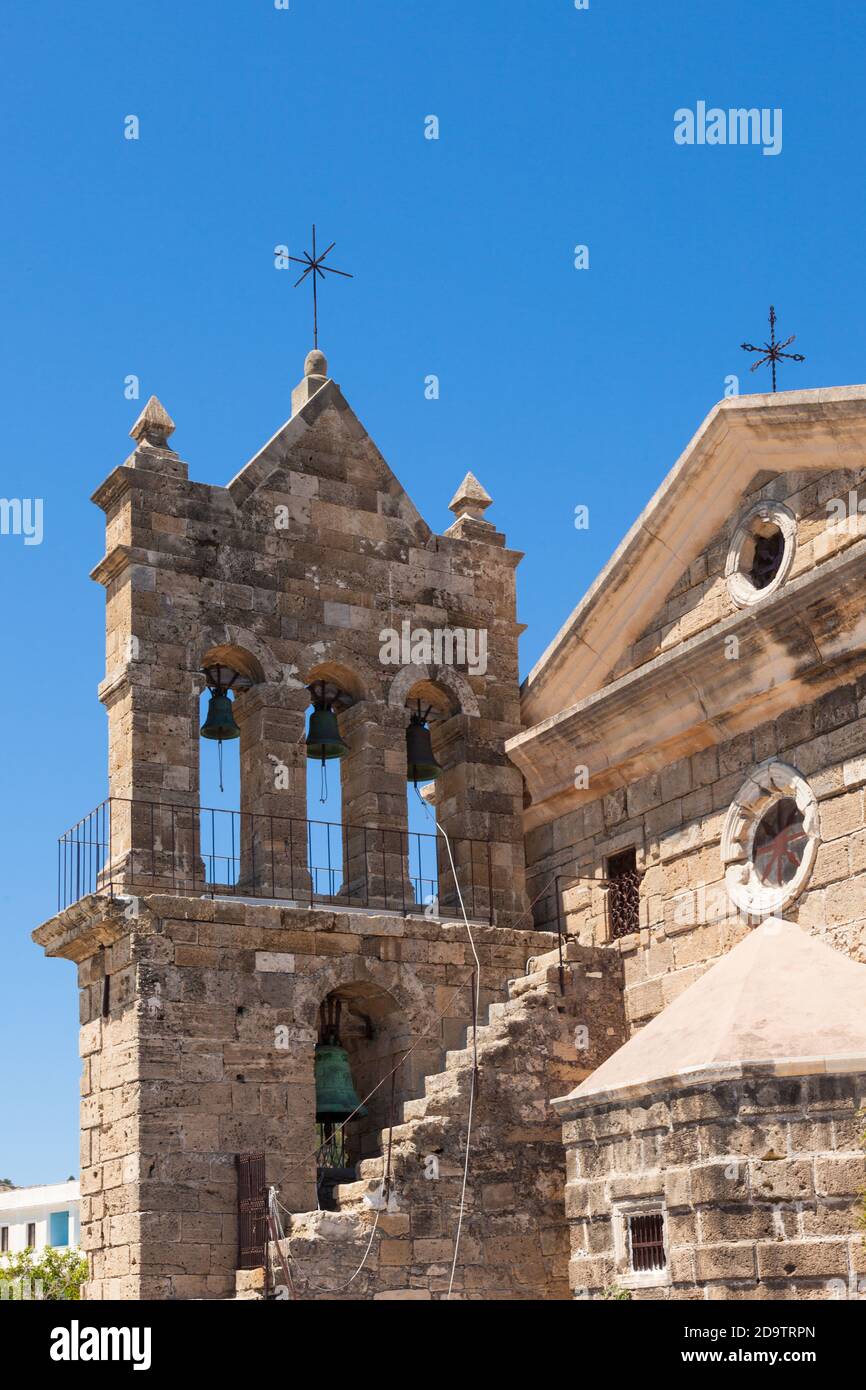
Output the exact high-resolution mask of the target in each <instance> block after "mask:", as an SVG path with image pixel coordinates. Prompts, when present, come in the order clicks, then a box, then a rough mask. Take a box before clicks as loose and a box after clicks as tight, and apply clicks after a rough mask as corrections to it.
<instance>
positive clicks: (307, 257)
mask: <svg viewBox="0 0 866 1390" xmlns="http://www.w3.org/2000/svg"><path fill="white" fill-rule="evenodd" d="M336 244H337V243H336V242H335V241H332V242H331V244H330V246H329V247H328V249H327V250H326V251H323V252H322V253H321V255H316V224H315V222H314V223H313V251H312V255H311V254H310V252H309V251H305V252H304V255H303V259H302V258H301V257H300V256H289V260H290V261H294V262H295V263H296V264H297V265H302V266H305V267H306V268H305V270H304V273H303V275H300V276H299V277H298V279H297V280H296V281H295V283H294V286H293V289H297V288H298V285H300V284H301V283H302V282H303V281H304V280H306V278H307V276H308V275H309V274H310V271H312V273H313V347H314V348H317V347H318V346H319V297H318V293H317V289H318V286H317V284H316V280H317V278H318V277H319V276H321V277H322V279H323V280H324V278H325V271H328V272H329V273H330V274H331V275H344V276H345V277H346V279H347V280H352V279H354V276H352V275H351V274H350V273H349V271H348V270H337V268H336V267H335V266H332V265H323V264H322V262H323V261H324V259H325V257H326V256H327V255H328V252H329V251H333V249H334V247H335V246H336Z"/></svg>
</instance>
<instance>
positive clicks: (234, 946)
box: [36, 894, 553, 1298]
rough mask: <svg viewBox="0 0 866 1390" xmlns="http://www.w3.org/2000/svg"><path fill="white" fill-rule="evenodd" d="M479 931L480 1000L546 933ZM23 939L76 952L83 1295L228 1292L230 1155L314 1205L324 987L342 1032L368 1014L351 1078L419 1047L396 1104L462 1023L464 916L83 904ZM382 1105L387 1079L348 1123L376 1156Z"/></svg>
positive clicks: (462, 1032) (436, 1067) (490, 998)
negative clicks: (336, 1004)
mask: <svg viewBox="0 0 866 1390" xmlns="http://www.w3.org/2000/svg"><path fill="white" fill-rule="evenodd" d="M474 936H475V941H476V949H477V952H478V956H479V958H480V962H481V976H480V987H481V999H480V1002H481V1007H482V1009H483V1010H484V1011H485V1012H486V1010H487V1009H488V1007H489V1006H490V1005H491V1004H494V1003H496V1002H497V1001H501V1000H503V999H505V998H506V985H507V981H508V980H509V979H511V978H513V977H515V976H521V975H523V974H524V972H525V969H526V963H527V960H528V959H529V958H530V957H533V956H537V955H538V954H539V953H540V952H542V951H548V950H550V948H551V946H552V944H553V938H552V937H551V936H550V935H549V934H547V933H540V932H536V931H532V930H526V931H514V930H509V929H505V928H497V927H486V928H485V927H479V928H476V929H475V931H474ZM36 938H37V940H38V941H39V942H40V944H42V945H43V946H44V947H45V949H46V951H47V953H48V954H50V955H61V956H65V957H67V958H69V959H73V960H76V961H77V962H78V963H79V982H80V992H81V1023H82V1026H81V1049H82V1054H83V1057H84V1070H83V1078H82V1103H81V1128H82V1173H81V1192H82V1212H81V1218H82V1245H83V1248H84V1249H85V1250H86V1251H87V1253H88V1257H89V1260H90V1279H89V1282H88V1285H87V1296H89V1297H93V1298H98V1297H108V1298H206V1297H223V1296H226V1295H227V1294H229V1293H232V1292H233V1291H234V1274H235V1269H236V1266H237V1216H236V1213H237V1183H236V1173H235V1155H236V1154H237V1153H239V1152H247V1151H262V1150H263V1151H264V1152H265V1154H266V1178H267V1181H268V1183H274V1184H276V1185H277V1186H278V1187H279V1189H280V1194H281V1200H282V1201H283V1203H284V1204H285V1205H286V1206H287V1207H288V1208H289V1209H290V1210H294V1211H306V1210H309V1209H310V1208H312V1207H314V1206H315V1205H316V1186H315V1184H316V1144H317V1136H316V1127H315V1085H314V1073H313V1057H314V1048H315V1043H316V1040H317V1031H318V1021H319V1006H320V1004H321V1002H322V1001H323V1000H324V999H325V998H326V997H327V996H328V995H329V994H331V993H334V992H336V993H337V994H338V996H339V997H340V998H341V999H342V1000H343V1003H344V1016H345V1018H346V1027H347V1031H349V1018H350V1016H352V1017H354V1018H355V1019H356V1021H357V1020H362V1021H363V1023H364V1027H363V1028H362V1029H359V1030H357V1034H356V1036H355V1037H353V1039H352V1041H351V1043H350V1042H349V1040H348V1039H347V1046H348V1047H350V1050H351V1055H352V1063H353V1066H354V1067H355V1068H356V1070H357V1077H356V1080H357V1084H358V1085H359V1086H368V1085H369V1084H372V1083H373V1082H374V1081H376V1080H379V1079H380V1077H381V1075H383V1074H384V1071H385V1070H387V1069H388V1067H389V1066H390V1065H391V1064H392V1063H393V1061H394V1060H399V1058H400V1057H401V1056H402V1055H403V1053H404V1052H405V1050H406V1049H408V1048H410V1047H413V1045H414V1044H416V1043H417V1044H418V1046H417V1047H415V1048H414V1050H413V1052H412V1055H411V1056H410V1057H409V1058H408V1060H407V1061H406V1062H405V1063H404V1064H403V1066H402V1067H401V1069H400V1071H399V1072H398V1074H397V1077H396V1081H395V1091H394V1097H395V1102H396V1104H397V1105H398V1106H399V1105H400V1104H402V1103H403V1102H404V1101H407V1100H410V1099H411V1098H412V1097H416V1096H418V1095H420V1094H421V1093H422V1091H423V1085H424V1078H425V1077H426V1076H428V1075H430V1074H431V1073H435V1072H438V1071H440V1069H441V1068H442V1066H443V1065H444V1062H445V1055H446V1052H447V1051H448V1049H453V1048H459V1047H461V1046H462V1045H463V1042H464V1040H465V1037H466V1030H467V1028H468V1026H469V1025H470V1023H471V1019H472V1006H471V990H470V980H471V975H472V971H473V969H474V967H475V960H474V955H473V953H472V950H471V948H470V946H469V944H468V940H467V936H466V931H465V927H464V926H462V925H459V926H458V925H457V924H455V923H445V922H441V921H438V920H436V919H431V918H426V917H423V916H418V917H407V918H404V917H399V916H397V915H396V914H391V915H385V914H382V915H377V914H375V913H366V912H358V913H354V912H337V911H330V912H328V911H311V910H308V909H300V908H278V907H273V906H269V905H265V904H262V903H250V902H243V901H231V900H213V899H208V898H187V897H172V896H170V895H167V894H152V895H147V896H145V897H142V898H140V899H131V900H129V901H127V902H124V901H123V900H116V901H113V902H112V901H108V900H106V899H104V898H101V897H93V898H90V899H85V900H82V902H80V903H78V904H76V906H75V907H73V908H71V909H68V910H67V911H66V912H65V913H62V914H60V915H59V916H58V917H57V918H55V919H53V920H52V921H51V922H49V923H47V924H46V925H45V926H44V927H42V928H40V929H39V930H38V931H37V933H36ZM353 1011H354V1012H353ZM367 1038H369V1041H367ZM365 1048H366V1051H365ZM362 1094H363V1093H362ZM389 1108H390V1086H385V1087H382V1088H381V1089H380V1092H378V1093H377V1095H376V1097H375V1098H374V1099H373V1100H372V1101H371V1102H370V1112H371V1114H370V1119H369V1121H368V1122H367V1124H366V1127H365V1128H364V1129H362V1131H361V1133H360V1135H359V1136H358V1138H359V1139H360V1156H361V1157H363V1154H364V1153H365V1152H366V1153H370V1154H372V1153H375V1152H376V1151H377V1148H378V1142H379V1139H378V1131H379V1129H380V1128H381V1126H382V1125H383V1124H384V1123H385V1122H386V1120H387V1117H388V1112H389ZM365 1143H366V1148H365V1147H364V1144H365ZM356 1156H357V1155H356Z"/></svg>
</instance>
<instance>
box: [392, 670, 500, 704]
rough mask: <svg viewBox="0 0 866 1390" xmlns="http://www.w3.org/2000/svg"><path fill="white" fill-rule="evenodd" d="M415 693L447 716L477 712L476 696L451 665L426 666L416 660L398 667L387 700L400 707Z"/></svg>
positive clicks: (463, 677) (460, 674)
mask: <svg viewBox="0 0 866 1390" xmlns="http://www.w3.org/2000/svg"><path fill="white" fill-rule="evenodd" d="M415 694H417V696H418V698H419V699H420V700H422V701H426V703H427V704H432V705H433V707H434V709H438V710H439V712H440V713H442V714H445V715H448V716H450V715H452V714H460V713H462V714H468V715H471V716H473V717H477V716H478V715H479V714H480V710H479V707H478V699H477V697H476V695H475V691H474V690H473V689H472V686H471V685H470V684H469V681H468V680H467V679H466V677H465V676H464V675H463V673H462V672H461V671H457V670H455V669H454V667H451V666H448V667H444V666H426V665H424V664H422V663H420V662H415V663H413V664H411V665H409V666H403V667H401V669H400V670H399V671H398V672H397V674H396V675H395V676H394V678H393V680H392V681H391V685H390V687H389V690H388V704H389V705H390V706H391V707H392V708H394V709H402V707H403V706H404V705H405V704H406V701H407V700H408V699H409V698H410V697H411V696H413V695H415Z"/></svg>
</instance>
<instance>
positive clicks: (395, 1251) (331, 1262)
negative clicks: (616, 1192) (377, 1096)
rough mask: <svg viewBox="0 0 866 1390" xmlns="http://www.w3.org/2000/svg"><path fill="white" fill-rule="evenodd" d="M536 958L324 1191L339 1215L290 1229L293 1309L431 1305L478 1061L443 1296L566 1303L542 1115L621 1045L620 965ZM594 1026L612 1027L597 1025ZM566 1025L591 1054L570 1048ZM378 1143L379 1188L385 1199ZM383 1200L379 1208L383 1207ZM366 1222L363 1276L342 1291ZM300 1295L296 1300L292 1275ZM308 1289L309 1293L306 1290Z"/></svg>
mask: <svg viewBox="0 0 866 1390" xmlns="http://www.w3.org/2000/svg"><path fill="white" fill-rule="evenodd" d="M564 956H565V968H564V971H563V981H564V991H561V990H560V971H559V957H558V953H557V952H555V951H553V952H550V953H549V954H547V955H543V956H539V957H536V958H535V959H534V960H531V961H530V962H529V970H528V972H527V974H526V975H524V976H521V977H520V978H518V979H515V980H512V981H510V983H509V986H508V998H507V999H506V1000H503V1001H502V1002H501V1003H494V1004H492V1005H491V1006H490V1008H489V1010H488V1018H487V1021H486V1022H485V1023H483V1024H481V1025H480V1026H479V1027H478V1028H477V1029H476V1030H474V1036H473V1029H472V1028H470V1029H469V1031H468V1036H467V1039H466V1044H465V1046H464V1047H462V1048H459V1049H456V1050H454V1051H450V1052H448V1053H447V1054H446V1057H445V1065H444V1067H443V1069H442V1070H441V1071H439V1072H436V1073H433V1074H431V1075H429V1076H428V1077H427V1078H426V1079H425V1083H424V1094H423V1096H421V1097H419V1098H418V1099H416V1100H410V1101H407V1102H405V1103H404V1105H403V1108H402V1116H401V1119H400V1123H399V1124H395V1125H394V1128H393V1131H391V1133H390V1135H389V1131H388V1130H387V1129H386V1130H383V1131H382V1133H381V1136H380V1141H381V1153H380V1154H379V1155H377V1156H376V1157H375V1158H368V1159H364V1160H363V1161H362V1162H361V1163H360V1164H359V1172H358V1180H357V1181H355V1182H352V1183H345V1184H342V1185H341V1186H339V1187H337V1188H336V1189H335V1197H336V1201H337V1208H338V1209H337V1211H335V1212H307V1213H304V1214H303V1215H300V1216H295V1217H293V1218H292V1229H291V1233H290V1240H291V1251H292V1257H293V1259H294V1260H295V1261H296V1262H297V1267H298V1269H299V1270H300V1271H301V1277H300V1278H299V1280H298V1284H299V1290H300V1291H301V1297H310V1298H313V1297H321V1298H335V1297H336V1298H353V1299H358V1298H385V1297H388V1298H398V1297H405V1298H420V1297H429V1298H437V1297H443V1296H444V1294H445V1291H446V1290H447V1287H448V1282H449V1278H450V1266H451V1261H452V1260H453V1252H454V1237H455V1231H456V1223H457V1216H458V1211H459V1203H460V1194H461V1190H462V1185H463V1171H464V1163H465V1154H466V1148H465V1145H466V1133H467V1124H468V1116H469V1107H470V1098H471V1092H472V1086H473V1075H474V1070H475V1063H476V1059H477V1066H478V1073H477V1077H478V1080H477V1089H476V1094H475V1098H474V1103H473V1126H472V1137H471V1145H470V1164H469V1177H468V1182H467V1190H466V1202H465V1211H464V1223H463V1229H462V1235H461V1244H460V1252H459V1258H458V1270H457V1276H458V1277H456V1278H455V1284H454V1290H455V1293H454V1295H453V1296H457V1297H462V1298H484V1299H490V1298H510V1299H520V1298H525V1299H529V1298H532V1299H537V1298H546V1299H551V1298H554V1299H556V1298H567V1297H568V1285H567V1259H568V1237H567V1227H566V1222H565V1212H564V1182H565V1158H564V1150H563V1147H562V1142H561V1129H560V1125H559V1123H558V1121H557V1119H556V1116H555V1114H554V1112H553V1110H552V1108H551V1106H550V1100H551V1098H552V1097H553V1096H555V1095H562V1094H564V1093H565V1092H567V1091H568V1090H570V1089H572V1088H573V1087H574V1086H575V1085H577V1083H578V1082H579V1081H580V1080H582V1079H583V1078H584V1077H585V1076H587V1075H588V1074H589V1073H590V1072H591V1071H593V1070H594V1069H595V1067H596V1066H598V1065H599V1063H600V1061H601V1060H603V1057H604V1056H607V1055H608V1054H609V1053H610V1052H611V1051H613V1050H614V1048H615V1047H617V1046H619V1045H620V1043H621V1042H622V1041H623V1033H624V1021H621V1013H622V995H621V983H620V981H619V974H618V971H619V958H618V956H617V957H616V959H615V960H614V953H604V952H600V951H598V950H596V949H593V948H586V947H580V946H578V945H577V944H576V943H574V942H569V943H568V944H567V946H566V947H565V950H564ZM606 1015H609V1016H611V1017H612V1018H613V1019H614V1022H612V1023H609V1024H604V1022H603V1020H604V1019H605V1017H606ZM578 1024H582V1025H585V1026H586V1027H587V1028H588V1030H589V1043H588V1045H587V1046H585V1047H581V1046H576V1044H575V1029H576V1027H577V1025H578ZM389 1140H390V1153H391V1162H390V1187H389V1192H387V1193H384V1194H383V1178H384V1174H385V1171H386V1166H387V1161H388V1151H389ZM389 1195H390V1201H387V1200H386V1199H387V1197H388V1196H389ZM374 1222H375V1223H376V1237H377V1239H374V1241H373V1243H372V1245H371V1248H370V1251H369V1254H368V1256H367V1259H366V1262H365V1264H364V1269H363V1271H362V1273H361V1275H360V1276H357V1277H356V1278H355V1279H354V1280H353V1282H352V1284H351V1285H350V1286H349V1288H347V1289H345V1290H344V1289H343V1288H342V1286H343V1284H344V1283H345V1281H346V1280H347V1279H348V1278H349V1276H350V1275H351V1274H352V1273H353V1272H354V1270H355V1268H356V1267H357V1265H358V1263H359V1262H360V1260H361V1258H362V1256H363V1255H364V1253H365V1250H366V1247H367V1245H368V1244H369V1243H370V1230H371V1226H372V1224H373V1223H374ZM305 1274H306V1275H308V1277H307V1280H306V1285H307V1288H308V1289H309V1292H306V1291H303V1286H304V1282H305V1281H304V1275H305ZM314 1290H315V1291H314Z"/></svg>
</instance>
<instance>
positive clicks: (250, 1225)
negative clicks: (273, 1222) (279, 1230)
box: [236, 1153, 268, 1269]
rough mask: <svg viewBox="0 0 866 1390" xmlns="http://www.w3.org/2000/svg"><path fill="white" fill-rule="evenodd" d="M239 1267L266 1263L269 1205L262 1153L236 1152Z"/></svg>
mask: <svg viewBox="0 0 866 1390" xmlns="http://www.w3.org/2000/svg"><path fill="white" fill-rule="evenodd" d="M236 1158H237V1170H238V1269H258V1268H259V1267H260V1266H261V1265H263V1264H264V1262H265V1245H266V1243H267V1224H268V1207H267V1193H266V1190H265V1156H264V1154H263V1153H258V1154H256V1153H252V1154H237V1155H236Z"/></svg>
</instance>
